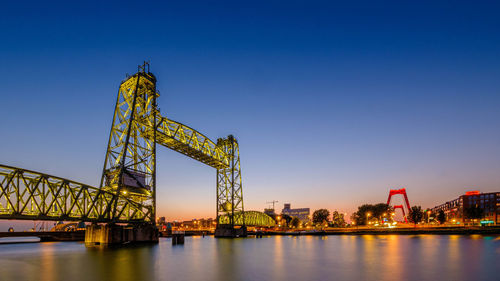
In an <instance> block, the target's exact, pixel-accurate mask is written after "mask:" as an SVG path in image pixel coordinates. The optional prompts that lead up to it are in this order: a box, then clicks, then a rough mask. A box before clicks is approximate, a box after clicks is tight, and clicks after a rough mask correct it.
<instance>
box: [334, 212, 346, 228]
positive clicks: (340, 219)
mask: <svg viewBox="0 0 500 281" xmlns="http://www.w3.org/2000/svg"><path fill="white" fill-rule="evenodd" d="M332 226H333V227H343V226H345V220H344V214H340V213H339V212H337V211H334V212H333V213H332Z"/></svg>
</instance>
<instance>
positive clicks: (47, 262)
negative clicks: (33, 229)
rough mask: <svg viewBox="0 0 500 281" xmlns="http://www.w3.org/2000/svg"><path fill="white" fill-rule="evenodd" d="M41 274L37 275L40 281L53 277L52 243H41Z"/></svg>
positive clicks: (48, 280)
mask: <svg viewBox="0 0 500 281" xmlns="http://www.w3.org/2000/svg"><path fill="white" fill-rule="evenodd" d="M40 261H41V267H40V268H41V270H42V272H41V274H40V276H39V278H40V280H41V281H51V280H54V279H55V276H54V274H55V272H57V271H56V270H55V268H54V243H42V244H41V259H40Z"/></svg>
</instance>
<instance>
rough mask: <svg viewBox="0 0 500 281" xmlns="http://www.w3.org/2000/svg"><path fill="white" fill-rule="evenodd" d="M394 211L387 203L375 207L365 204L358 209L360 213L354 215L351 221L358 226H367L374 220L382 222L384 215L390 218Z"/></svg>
mask: <svg viewBox="0 0 500 281" xmlns="http://www.w3.org/2000/svg"><path fill="white" fill-rule="evenodd" d="M392 211H393V210H392V208H391V207H390V206H389V205H387V204H385V203H379V204H375V205H370V204H364V205H361V206H359V207H358V211H357V212H355V213H354V214H353V215H352V217H351V219H352V220H353V221H354V222H356V224H357V225H366V224H368V221H370V220H372V219H373V218H376V219H377V220H382V219H383V217H384V214H385V215H386V216H388V217H390V216H389V214H390V213H392Z"/></svg>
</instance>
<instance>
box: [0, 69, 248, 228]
mask: <svg viewBox="0 0 500 281" xmlns="http://www.w3.org/2000/svg"><path fill="white" fill-rule="evenodd" d="M158 97H159V94H158V91H157V89H156V77H155V76H154V75H153V74H152V73H151V72H149V65H148V64H147V63H145V64H144V65H142V66H139V70H138V72H137V73H136V74H134V75H132V76H130V77H127V79H126V80H125V81H123V82H122V83H121V85H120V88H119V90H118V96H117V100H116V106H115V110H114V114H113V122H112V126H111V130H110V135H109V139H108V146H107V151H106V157H105V161H104V167H103V171H102V177H101V183H100V187H99V188H94V187H90V186H87V185H83V184H79V183H75V182H72V181H69V180H66V179H62V178H57V177H53V176H47V175H44V174H41V173H36V172H32V171H26V170H22V169H18V168H13V167H8V166H0V167H2V169H1V170H0V176H1V177H3V178H0V180H2V182H0V218H21V219H23V218H26V219H37V220H38V219H40V220H83V221H102V222H104V221H109V222H154V221H155V216H156V214H155V210H156V145H157V144H159V145H161V146H165V147H168V148H170V149H172V150H174V151H177V152H179V153H182V154H184V155H186V156H189V157H191V158H193V159H196V160H198V161H200V162H202V163H204V164H206V165H208V166H210V167H213V168H215V169H216V171H217V173H216V178H217V221H218V225H219V226H224V227H226V228H227V227H230V228H234V226H235V225H245V215H244V214H245V212H244V208H243V194H242V193H243V191H242V182H241V168H240V157H239V147H238V142H237V140H236V139H235V138H234V137H233V136H231V135H230V136H228V137H227V138H220V139H218V140H217V143H215V142H213V141H212V140H210V139H209V138H207V137H206V136H204V135H203V134H201V133H199V132H198V131H196V130H194V129H192V128H190V127H188V126H186V125H183V124H181V123H179V122H175V121H172V120H170V119H168V118H166V117H164V116H162V115H161V114H160V111H159V109H158V106H157V103H156V100H157V98H158ZM25 175H27V176H25ZM13 179H17V182H19V180H21V181H20V182H21V183H24V185H20V184H16V181H14V180H13ZM40 188H42V189H40ZM222 217H224V218H227V219H221V218H222Z"/></svg>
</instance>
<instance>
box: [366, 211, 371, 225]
mask: <svg viewBox="0 0 500 281" xmlns="http://www.w3.org/2000/svg"><path fill="white" fill-rule="evenodd" d="M371 215H372V214H371V213H366V224H369V222H368V219H369V217H370V216H371Z"/></svg>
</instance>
